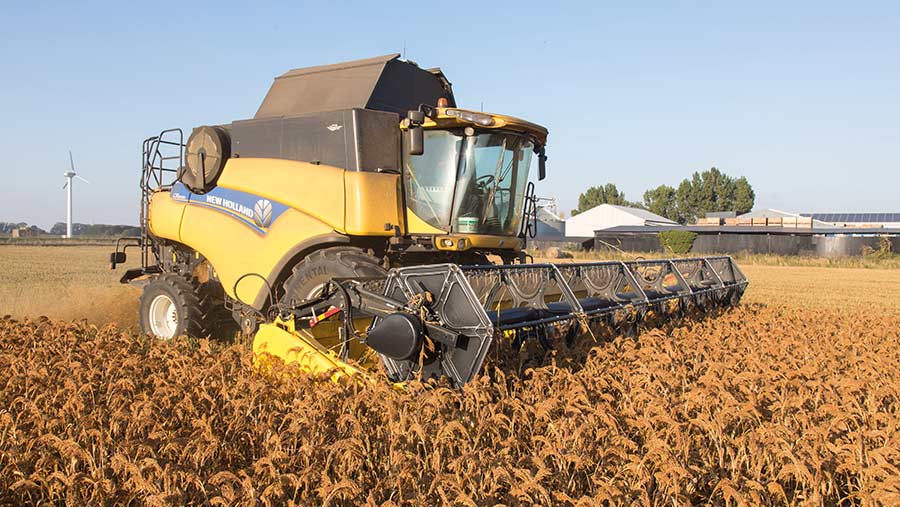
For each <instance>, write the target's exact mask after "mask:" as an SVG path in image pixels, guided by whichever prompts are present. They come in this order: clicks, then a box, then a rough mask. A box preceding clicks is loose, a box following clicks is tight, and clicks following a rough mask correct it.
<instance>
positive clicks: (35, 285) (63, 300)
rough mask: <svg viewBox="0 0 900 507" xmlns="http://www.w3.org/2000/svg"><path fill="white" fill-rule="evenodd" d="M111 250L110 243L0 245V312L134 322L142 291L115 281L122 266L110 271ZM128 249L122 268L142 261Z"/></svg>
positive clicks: (130, 324)
mask: <svg viewBox="0 0 900 507" xmlns="http://www.w3.org/2000/svg"><path fill="white" fill-rule="evenodd" d="M107 243H109V241H108V240H107ZM112 250H113V247H112V246H111V244H107V245H105V246H98V245H77V246H33V245H32V246H20V245H0V316H2V315H12V316H13V317H16V318H23V317H31V318H36V317H40V316H48V317H52V318H55V319H62V320H75V319H87V320H88V322H91V323H93V324H106V323H108V322H114V323H116V324H118V325H119V326H125V327H127V326H132V325H135V324H136V323H137V299H138V297H140V291H138V290H136V289H134V288H132V287H130V286H128V285H122V284H120V283H119V277H121V276H122V272H123V268H122V267H120V268H119V269H118V270H116V271H110V269H109V252H111V251H112ZM128 253H129V257H130V258H129V262H128V264H127V265H126V266H125V267H124V269H128V268H132V267H136V266H140V255H139V254H138V252H136V251H129V252H128Z"/></svg>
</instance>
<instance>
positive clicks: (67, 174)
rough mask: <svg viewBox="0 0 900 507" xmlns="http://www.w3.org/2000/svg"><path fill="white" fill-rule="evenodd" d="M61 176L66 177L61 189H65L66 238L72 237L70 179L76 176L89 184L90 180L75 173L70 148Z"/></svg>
mask: <svg viewBox="0 0 900 507" xmlns="http://www.w3.org/2000/svg"><path fill="white" fill-rule="evenodd" d="M63 176H64V177H65V178H66V184H65V185H63V189H64V190H66V238H71V237H72V179H73V178H78V179H79V180H81V181H83V182H85V183H87V184H89V185H90V183H91V182H90V181H88V180H86V179H84V178H82V177H81V176H78V174H77V173H75V160H74V159H73V158H72V150H69V170H68V171H66V172H64V173H63Z"/></svg>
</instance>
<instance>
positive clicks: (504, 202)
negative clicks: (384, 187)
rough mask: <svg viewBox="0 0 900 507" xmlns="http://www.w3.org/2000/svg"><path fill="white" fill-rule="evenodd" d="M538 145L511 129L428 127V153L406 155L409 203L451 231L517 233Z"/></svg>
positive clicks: (433, 222)
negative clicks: (431, 128)
mask: <svg viewBox="0 0 900 507" xmlns="http://www.w3.org/2000/svg"><path fill="white" fill-rule="evenodd" d="M470 131H471V129H470ZM404 151H405V150H404ZM533 151H534V144H533V143H532V142H531V141H530V140H529V139H528V138H526V137H523V136H521V135H518V134H512V133H508V132H502V131H474V133H473V134H472V135H466V134H465V132H464V131H463V130H462V129H455V130H427V131H425V151H424V153H423V154H422V155H414V156H407V157H406V161H405V162H406V163H405V167H404V169H405V170H404V178H405V182H404V183H405V185H406V187H405V188H406V199H407V206H409V208H410V210H411V211H412V212H413V213H415V214H416V215H417V216H418V217H419V218H421V219H422V220H424V221H425V222H427V223H429V224H430V225H432V226H434V227H437V228H439V229H442V230H445V231H450V232H457V233H461V234H495V235H502V236H515V235H516V234H518V232H519V228H520V225H521V220H522V209H523V204H524V202H523V201H524V198H525V186H526V184H527V182H528V170H529V169H530V166H531V156H532V153H533Z"/></svg>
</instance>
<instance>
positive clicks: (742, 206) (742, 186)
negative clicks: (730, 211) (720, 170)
mask: <svg viewBox="0 0 900 507" xmlns="http://www.w3.org/2000/svg"><path fill="white" fill-rule="evenodd" d="M755 201H756V194H755V193H754V192H753V187H751V186H750V182H749V181H747V178H745V177H743V176H741V177H740V178H738V179H736V180H734V211H737V212H738V213H739V214H740V213H749V212H750V210H752V209H753V203H754V202H755Z"/></svg>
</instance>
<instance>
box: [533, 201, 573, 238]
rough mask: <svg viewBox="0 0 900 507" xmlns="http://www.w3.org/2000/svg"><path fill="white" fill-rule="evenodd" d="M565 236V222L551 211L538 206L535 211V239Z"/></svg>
mask: <svg viewBox="0 0 900 507" xmlns="http://www.w3.org/2000/svg"><path fill="white" fill-rule="evenodd" d="M565 235H566V221H565V220H563V218H562V217H561V216H559V215H558V214H556V213H555V212H554V210H553V209H551V208H548V207H545V206H539V207H538V209H537V231H536V233H535V237H536V238H562V237H564V236H565Z"/></svg>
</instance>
